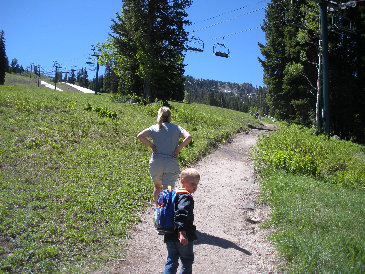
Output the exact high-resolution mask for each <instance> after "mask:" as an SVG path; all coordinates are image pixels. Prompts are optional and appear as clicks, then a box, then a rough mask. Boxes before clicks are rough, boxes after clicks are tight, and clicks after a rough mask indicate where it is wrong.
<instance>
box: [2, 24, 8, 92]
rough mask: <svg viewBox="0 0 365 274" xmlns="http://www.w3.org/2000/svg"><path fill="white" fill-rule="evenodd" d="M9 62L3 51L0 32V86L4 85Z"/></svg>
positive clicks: (3, 43) (3, 42)
mask: <svg viewBox="0 0 365 274" xmlns="http://www.w3.org/2000/svg"><path fill="white" fill-rule="evenodd" d="M8 67H9V61H8V57H7V56H6V51H5V37H4V31H3V30H1V31H0V85H4V83H5V72H7V71H8Z"/></svg>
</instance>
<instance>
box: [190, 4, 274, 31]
mask: <svg viewBox="0 0 365 274" xmlns="http://www.w3.org/2000/svg"><path fill="white" fill-rule="evenodd" d="M266 8H267V7H263V8H258V9H256V10H253V11H249V12H245V13H242V14H240V15H238V16H235V17H231V18H228V19H225V20H222V21H220V22H218V23H215V24H212V25H209V26H206V27H203V28H200V29H196V30H192V31H191V32H197V31H201V30H205V29H208V28H211V27H214V26H217V25H219V24H223V23H226V22H229V21H233V20H235V19H237V18H239V17H242V16H245V15H249V14H252V13H254V12H258V11H260V10H264V9H266Z"/></svg>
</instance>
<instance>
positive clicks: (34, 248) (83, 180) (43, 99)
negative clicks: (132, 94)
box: [0, 86, 258, 272]
mask: <svg viewBox="0 0 365 274" xmlns="http://www.w3.org/2000/svg"><path fill="white" fill-rule="evenodd" d="M171 104H172V105H173V110H172V114H173V117H172V120H173V122H174V123H176V124H179V125H181V126H183V127H184V128H186V129H187V130H188V131H189V132H190V133H191V134H192V136H193V142H192V145H190V146H188V147H187V148H184V149H183V150H182V152H181V153H180V155H179V161H180V164H181V166H185V165H190V164H192V163H194V162H195V161H197V160H198V159H200V158H201V157H202V156H203V155H205V154H207V153H209V152H210V151H212V150H214V149H215V148H216V146H217V144H218V143H220V142H224V141H226V140H227V139H229V138H230V137H231V136H232V135H233V134H234V132H237V131H243V130H246V129H247V126H248V124H251V125H254V126H257V125H258V124H257V121H254V120H252V119H251V118H250V117H249V115H248V114H244V113H240V112H235V111H231V110H227V109H221V108H215V107H209V106H205V105H197V104H190V105H187V104H182V103H175V102H172V103H171ZM158 107H159V104H154V105H152V106H139V105H133V104H129V103H116V102H112V101H111V97H110V96H108V95H98V96H95V95H93V94H81V93H72V92H58V91H54V90H50V89H44V88H38V87H30V86H0V115H1V120H0V134H1V136H0V142H1V144H0V189H1V192H0V272H1V271H5V272H76V271H80V270H81V269H84V268H85V267H86V266H87V267H88V269H93V268H95V267H98V264H104V263H105V262H106V261H108V260H112V259H113V258H118V257H120V256H122V254H121V247H122V246H123V240H124V239H125V237H127V236H128V231H129V230H130V229H131V227H132V226H133V225H134V224H135V223H136V222H138V220H139V219H138V213H139V212H140V211H141V210H143V208H145V206H146V205H148V204H149V202H150V201H151V199H152V189H153V186H152V182H151V180H150V178H149V174H148V168H147V165H148V160H149V157H150V154H151V150H150V149H149V148H147V147H146V146H144V145H143V144H141V143H140V142H138V141H137V139H136V138H135V136H136V134H137V133H138V132H139V131H141V130H142V129H144V128H146V127H148V126H150V125H151V124H155V123H156V115H157V109H158Z"/></svg>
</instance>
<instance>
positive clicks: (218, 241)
mask: <svg viewBox="0 0 365 274" xmlns="http://www.w3.org/2000/svg"><path fill="white" fill-rule="evenodd" d="M196 235H197V236H198V240H197V241H196V242H194V245H202V244H207V245H214V246H218V247H221V248H224V249H227V248H234V249H236V250H238V251H240V252H242V253H245V254H246V255H252V253H251V252H250V251H248V250H246V249H244V248H241V247H239V246H238V245H236V244H235V243H233V242H231V241H228V240H225V239H222V238H220V237H217V236H213V235H209V234H206V233H204V232H200V231H196Z"/></svg>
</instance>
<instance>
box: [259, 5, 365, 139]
mask: <svg viewBox="0 0 365 274" xmlns="http://www.w3.org/2000/svg"><path fill="white" fill-rule="evenodd" d="M341 2H343V3H341ZM347 2H348V1H333V2H332V3H333V4H334V7H333V11H332V12H329V16H328V18H327V19H328V22H329V37H328V41H329V43H328V56H329V58H328V65H329V91H330V92H329V93H330V109H332V110H333V111H331V112H330V114H331V116H330V121H331V128H332V133H333V134H337V135H340V136H341V137H344V138H345V137H347V138H349V137H356V138H357V139H358V140H359V141H360V140H361V141H360V142H364V141H365V140H364V136H365V132H364V128H365V127H364V122H365V117H364V114H363V113H364V112H363V110H361V109H362V108H363V107H361V105H362V106H363V105H364V94H365V93H364V85H363V84H361V83H363V82H364V78H363V77H364V76H363V75H364V62H363V61H364V35H363V33H364V4H363V3H361V2H356V3H357V6H356V7H350V6H348V7H346V8H345V9H341V8H340V7H343V6H344V5H345V6H346V5H347V4H346V3H347ZM333 18H334V19H335V21H332V20H331V19H333ZM336 20H339V21H338V23H336V22H337V21H336ZM345 22H352V24H355V25H356V26H357V29H356V30H355V31H347V30H346V27H345V26H344V25H346V24H345ZM347 24H349V23H347ZM262 28H263V30H264V31H265V33H266V40H267V43H266V45H263V44H259V46H260V48H261V53H262V55H263V56H264V58H262V59H260V62H261V64H262V67H263V69H264V83H265V84H266V85H267V86H268V104H269V107H270V111H271V113H272V114H275V116H276V117H277V118H279V119H284V120H289V121H292V122H296V123H300V124H304V125H307V126H308V125H311V124H314V120H315V116H317V118H316V119H317V120H318V119H319V118H320V116H319V113H320V111H319V110H320V107H321V102H320V101H319V99H320V98H321V96H322V94H321V93H318V92H319V91H321V81H320V80H321V74H320V73H319V72H320V70H319V69H320V65H321V55H318V54H319V53H320V51H321V48H320V46H319V38H320V37H319V34H320V32H319V30H320V28H319V7H318V3H316V2H314V1H309V0H306V1H289V0H273V1H271V3H270V4H269V5H268V9H267V11H266V16H265V20H264V24H263V27H262ZM361 81H362V82H361ZM318 95H321V96H318ZM315 113H317V115H315Z"/></svg>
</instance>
